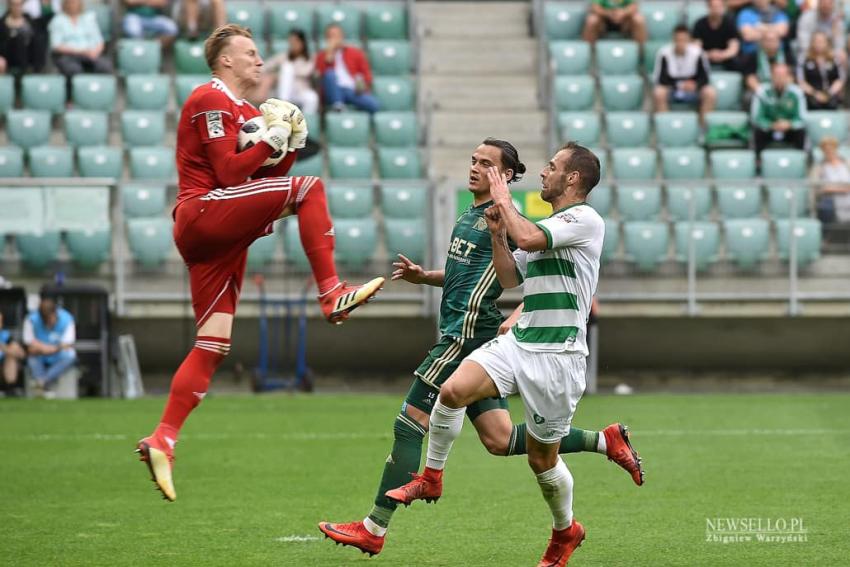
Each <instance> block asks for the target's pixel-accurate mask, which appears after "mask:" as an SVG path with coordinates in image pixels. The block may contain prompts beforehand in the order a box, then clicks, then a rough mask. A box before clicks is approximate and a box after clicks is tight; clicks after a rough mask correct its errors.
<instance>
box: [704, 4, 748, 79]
mask: <svg viewBox="0 0 850 567" xmlns="http://www.w3.org/2000/svg"><path fill="white" fill-rule="evenodd" d="M707 4H708V14H707V15H705V16H703V17H701V18H700V19H698V20H697V22H696V23H695V24H694V31H693V36H694V39H695V40H696V41H697V42H698V43H699V44H700V45H701V46H702V49H703V51H705V55H706V57H708V61H709V63H711V64H712V65H715V66H718V67H721V68H723V69H725V70H727V71H736V70H737V69H738V53H739V52H740V51H741V42H740V41H739V40H738V28H737V27H736V26H735V18H733V17H732V15H731V14H729V13H727V12H726V6H725V5H724V4H723V0H708V1H707Z"/></svg>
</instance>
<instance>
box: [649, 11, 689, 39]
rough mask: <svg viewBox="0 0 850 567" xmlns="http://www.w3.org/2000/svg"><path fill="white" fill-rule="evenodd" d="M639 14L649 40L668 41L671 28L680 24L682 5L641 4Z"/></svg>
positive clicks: (671, 31) (671, 34) (671, 33)
mask: <svg viewBox="0 0 850 567" xmlns="http://www.w3.org/2000/svg"><path fill="white" fill-rule="evenodd" d="M640 12H641V14H643V17H644V19H645V20H646V29H647V31H648V32H649V38H650V39H654V40H665V41H670V38H671V37H673V28H675V27H676V25H677V24H679V23H681V22H682V4H681V3H679V2H642V3H641V4H640Z"/></svg>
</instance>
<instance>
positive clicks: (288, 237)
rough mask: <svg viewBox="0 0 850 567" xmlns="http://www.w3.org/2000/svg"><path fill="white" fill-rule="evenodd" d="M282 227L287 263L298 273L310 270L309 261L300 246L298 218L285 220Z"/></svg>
mask: <svg viewBox="0 0 850 567" xmlns="http://www.w3.org/2000/svg"><path fill="white" fill-rule="evenodd" d="M283 222H284V227H283V252H284V255H285V257H286V261H287V263H289V264H291V265H292V267H293V268H295V269H296V270H297V271H300V272H306V271H309V270H310V261H309V259H308V258H307V255H306V254H305V253H304V248H303V247H302V246H301V236H300V235H299V234H298V218H296V217H290V218H288V219H285V220H284V221H283Z"/></svg>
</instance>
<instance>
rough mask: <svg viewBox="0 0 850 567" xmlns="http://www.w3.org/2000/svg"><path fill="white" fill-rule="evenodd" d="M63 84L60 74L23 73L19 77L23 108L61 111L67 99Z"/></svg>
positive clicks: (64, 83) (63, 79)
mask: <svg viewBox="0 0 850 567" xmlns="http://www.w3.org/2000/svg"><path fill="white" fill-rule="evenodd" d="M65 85H66V82H65V77H63V76H62V75H24V76H23V78H22V79H21V100H22V102H23V104H24V108H28V109H31V110H49V111H50V112H53V113H57V112H62V111H63V110H65V101H66V99H67V94H66V90H65Z"/></svg>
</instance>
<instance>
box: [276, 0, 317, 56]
mask: <svg viewBox="0 0 850 567" xmlns="http://www.w3.org/2000/svg"><path fill="white" fill-rule="evenodd" d="M292 30H302V31H303V32H304V33H305V34H307V37H308V38H309V37H312V36H313V35H314V32H313V8H312V7H311V6H309V5H307V4H291V3H289V2H287V3H282V2H281V3H278V2H272V3H271V4H269V32H270V33H271V36H272V38H276V39H285V38H286V37H287V36H288V35H289V32H291V31H292ZM277 52H278V51H277V50H275V53H277Z"/></svg>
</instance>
